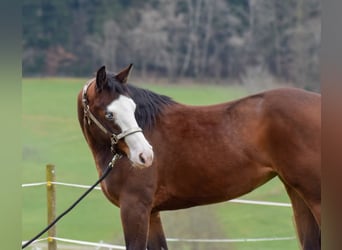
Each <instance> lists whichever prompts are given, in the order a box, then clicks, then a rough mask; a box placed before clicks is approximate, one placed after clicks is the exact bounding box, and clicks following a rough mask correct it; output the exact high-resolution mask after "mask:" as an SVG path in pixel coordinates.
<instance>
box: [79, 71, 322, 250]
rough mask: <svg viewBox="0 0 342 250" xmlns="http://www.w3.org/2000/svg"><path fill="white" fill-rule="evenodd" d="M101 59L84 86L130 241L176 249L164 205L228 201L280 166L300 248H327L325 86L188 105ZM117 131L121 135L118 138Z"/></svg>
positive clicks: (83, 113)
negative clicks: (324, 212) (323, 143)
mask: <svg viewBox="0 0 342 250" xmlns="http://www.w3.org/2000/svg"><path fill="white" fill-rule="evenodd" d="M131 68H132V65H129V66H128V67H126V68H124V69H123V70H121V71H120V72H119V73H117V74H114V73H111V72H107V71H106V68H105V66H102V67H101V68H100V69H99V70H98V71H97V73H96V77H94V78H93V79H91V80H89V81H88V83H87V84H86V85H85V86H84V88H83V90H81V91H80V93H79V95H78V119H79V123H80V126H81V129H82V132H83V134H84V137H85V139H86V141H87V143H88V145H89V147H90V150H91V152H92V155H93V157H94V161H95V164H96V168H97V171H98V174H99V175H102V173H103V171H104V170H105V168H106V166H107V165H108V163H109V162H110V161H111V159H112V157H113V154H114V153H120V154H122V155H123V157H122V158H121V159H119V160H118V161H117V164H116V166H115V167H114V168H113V170H112V171H111V172H110V174H109V175H108V176H107V177H106V179H105V180H104V181H102V183H101V188H102V191H103V193H104V195H105V196H106V197H107V198H108V199H109V201H110V202H112V203H113V204H114V205H116V206H118V207H119V208H120V216H121V221H122V227H123V231H124V238H125V243H126V248H127V249H130V250H132V249H134V250H142V249H146V248H147V249H150V250H155V249H159V250H160V249H168V247H167V243H166V239H165V235H164V232H163V227H162V223H161V219H160V215H159V212H160V211H164V210H174V209H183V208H188V207H192V206H198V205H204V204H211V203H217V202H223V201H227V200H230V199H233V198H236V197H239V196H241V195H243V194H246V193H248V192H250V191H252V190H254V189H255V188H257V187H259V186H260V185H262V184H264V183H266V182H267V181H269V180H270V179H272V178H274V177H275V176H278V177H279V178H280V180H281V181H282V182H283V184H284V185H285V188H286V191H287V193H288V195H289V197H290V200H291V203H292V207H293V212H294V220H295V222H296V228H297V233H298V238H299V241H300V245H301V247H302V249H305V250H309V249H310V250H315V249H321V246H320V239H321V237H320V235H321V173H320V171H321V170H320V169H321V95H320V94H316V93H312V92H308V91H304V90H300V89H296V88H280V89H274V90H270V91H265V92H261V93H258V94H254V95H250V96H247V97H245V98H240V99H238V100H234V101H230V102H226V103H222V104H216V105H210V106H190V105H183V104H181V103H178V102H176V101H174V100H172V99H171V98H170V97H167V96H164V95H160V94H156V93H154V92H151V91H149V90H146V89H142V88H138V87H135V86H133V85H131V84H129V83H127V78H128V75H129V73H130V70H131ZM113 138H114V139H115V140H114V139H113Z"/></svg>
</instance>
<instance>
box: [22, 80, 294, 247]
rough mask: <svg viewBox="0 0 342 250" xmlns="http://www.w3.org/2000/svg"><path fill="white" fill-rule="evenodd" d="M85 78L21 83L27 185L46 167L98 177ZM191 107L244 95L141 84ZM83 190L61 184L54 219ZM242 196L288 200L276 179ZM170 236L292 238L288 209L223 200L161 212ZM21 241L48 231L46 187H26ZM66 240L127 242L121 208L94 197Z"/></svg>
mask: <svg viewBox="0 0 342 250" xmlns="http://www.w3.org/2000/svg"><path fill="white" fill-rule="evenodd" d="M85 81H86V80H85V79H67V78H65V79H23V81H22V105H23V107H22V126H23V130H22V144H23V150H22V158H23V167H22V169H23V171H22V182H23V183H31V182H42V181H45V165H46V164H48V163H52V164H55V165H56V169H57V170H56V174H57V180H58V181H61V182H68V183H77V184H85V185H87V184H89V185H90V184H92V183H93V182H95V180H96V178H97V173H96V170H95V167H94V163H93V159H92V158H91V154H90V151H89V149H88V147H87V145H86V143H85V140H84V138H83V136H82V134H81V130H80V128H79V124H78V120H77V115H76V96H77V93H78V92H79V91H80V89H81V88H82V86H83V84H84V83H85ZM142 87H145V88H148V89H150V90H153V91H155V92H158V93H162V94H165V95H169V96H171V97H173V98H174V99H175V100H177V101H179V102H183V103H187V104H196V105H197V104H213V103H218V102H223V101H227V100H231V99H234V98H238V97H241V96H243V95H245V94H246V92H245V91H244V90H243V89H242V88H239V87H222V86H215V85H205V86H203V85H201V86H196V85H186V86H178V85H153V84H142ZM83 192H84V190H83V189H77V188H70V187H61V186H58V187H57V214H60V213H61V212H63V211H64V210H65V209H66V208H67V207H68V206H69V205H70V204H71V203H72V202H73V201H74V200H75V199H77V198H78V197H79V196H80V194H81V193H83ZM243 198H245V199H255V200H265V201H278V202H289V199H288V198H287V196H286V194H285V190H284V188H283V187H282V185H281V184H280V182H279V181H278V180H277V179H274V180H272V181H270V182H269V183H267V184H266V185H264V186H262V187H261V188H259V189H258V190H256V191H254V192H252V193H250V194H248V195H245V196H244V197H243ZM162 218H163V223H164V228H165V231H166V235H167V237H168V238H211V239H214V238H259V237H260V238H263V237H266V238H267V237H286V236H295V235H296V234H295V231H294V227H293V220H292V212H291V209H290V208H287V207H266V206H258V205H243V204H235V203H220V204H215V205H210V206H203V207H196V208H191V209H186V210H179V211H172V212H163V213H162ZM22 223H23V226H22V230H23V231H22V238H23V240H28V239H29V238H31V237H32V236H34V235H35V234H36V233H37V232H38V231H40V230H41V229H42V228H43V227H44V226H46V192H45V187H44V186H40V187H31V188H24V189H23V215H22ZM57 235H58V237H62V238H69V239H78V240H86V241H94V242H100V241H104V242H108V243H115V244H123V235H122V229H121V222H120V218H119V209H118V208H116V207H114V206H113V205H111V204H110V203H109V202H108V201H107V200H106V199H105V197H104V196H103V195H102V193H101V192H100V191H94V192H92V193H91V194H90V195H89V196H88V197H87V198H86V199H85V200H84V201H83V202H82V203H81V204H80V205H79V206H78V207H77V208H75V209H74V210H73V211H72V212H71V213H70V214H68V215H67V216H66V217H65V218H63V219H62V220H61V221H60V222H59V223H58V226H57ZM169 246H170V249H238V250H239V249H244V250H247V249H248V250H249V249H253V250H256V249H272V250H273V249H284V250H285V249H286V250H289V249H298V243H297V241H296V240H290V241H275V242H254V243H253V242H244V243H234V244H233V243H229V244H228V243H215V244H213V243H173V242H170V243H169Z"/></svg>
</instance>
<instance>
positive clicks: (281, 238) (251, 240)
mask: <svg viewBox="0 0 342 250" xmlns="http://www.w3.org/2000/svg"><path fill="white" fill-rule="evenodd" d="M51 183H52V184H55V185H60V186H67V187H76V188H85V189H88V188H90V187H91V186H88V185H80V184H71V183H64V182H51ZM46 184H47V182H37V183H27V184H22V185H21V186H22V187H35V186H42V185H46ZM95 189H97V190H101V187H95ZM228 202H234V203H242V204H252V205H264V206H277V207H291V204H289V203H282V202H271V201H255V200H242V199H233V200H229V201H228ZM51 238H52V239H55V240H57V241H61V242H65V243H72V244H79V245H86V246H96V247H104V248H108V249H126V247H124V246H120V245H112V244H107V243H95V242H89V241H80V240H72V239H65V238H58V237H51ZM47 239H48V238H44V239H39V240H36V241H35V242H34V243H36V242H40V241H45V240H47ZM294 239H296V237H272V238H250V239H181V238H167V239H166V240H167V241H169V242H202V243H234V242H235V243H236V242H260V241H284V240H294ZM25 242H27V241H23V242H22V244H24V243H25Z"/></svg>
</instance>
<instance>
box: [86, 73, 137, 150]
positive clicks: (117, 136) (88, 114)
mask: <svg viewBox="0 0 342 250" xmlns="http://www.w3.org/2000/svg"><path fill="white" fill-rule="evenodd" d="M93 81H94V79H91V80H89V81H88V82H87V84H86V85H85V86H84V87H83V92H82V104H83V111H84V119H85V121H86V123H87V124H88V125H90V124H91V121H93V122H94V123H95V124H96V126H97V127H98V128H99V129H101V130H102V132H104V133H105V134H107V135H109V137H110V141H111V144H112V148H111V149H112V151H113V150H114V145H116V144H117V143H118V142H119V140H120V139H122V138H125V137H126V136H128V135H131V134H134V133H138V132H142V129H141V128H140V127H135V128H129V129H127V130H125V131H122V132H121V133H120V134H114V133H111V132H109V131H108V130H107V129H106V128H105V127H104V126H103V125H102V124H101V123H100V122H99V120H97V119H96V117H95V116H94V115H93V113H91V112H90V109H89V103H88V99H87V90H88V88H89V86H90V85H91V83H92V82H93Z"/></svg>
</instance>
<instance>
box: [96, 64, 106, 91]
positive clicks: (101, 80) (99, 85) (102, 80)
mask: <svg viewBox="0 0 342 250" xmlns="http://www.w3.org/2000/svg"><path fill="white" fill-rule="evenodd" d="M107 84H108V79H107V73H106V66H104V65H103V66H102V67H101V68H100V69H99V70H98V71H97V72H96V90H97V91H98V92H100V91H101V90H102V89H103V88H104V87H105V86H106V85H107Z"/></svg>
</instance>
